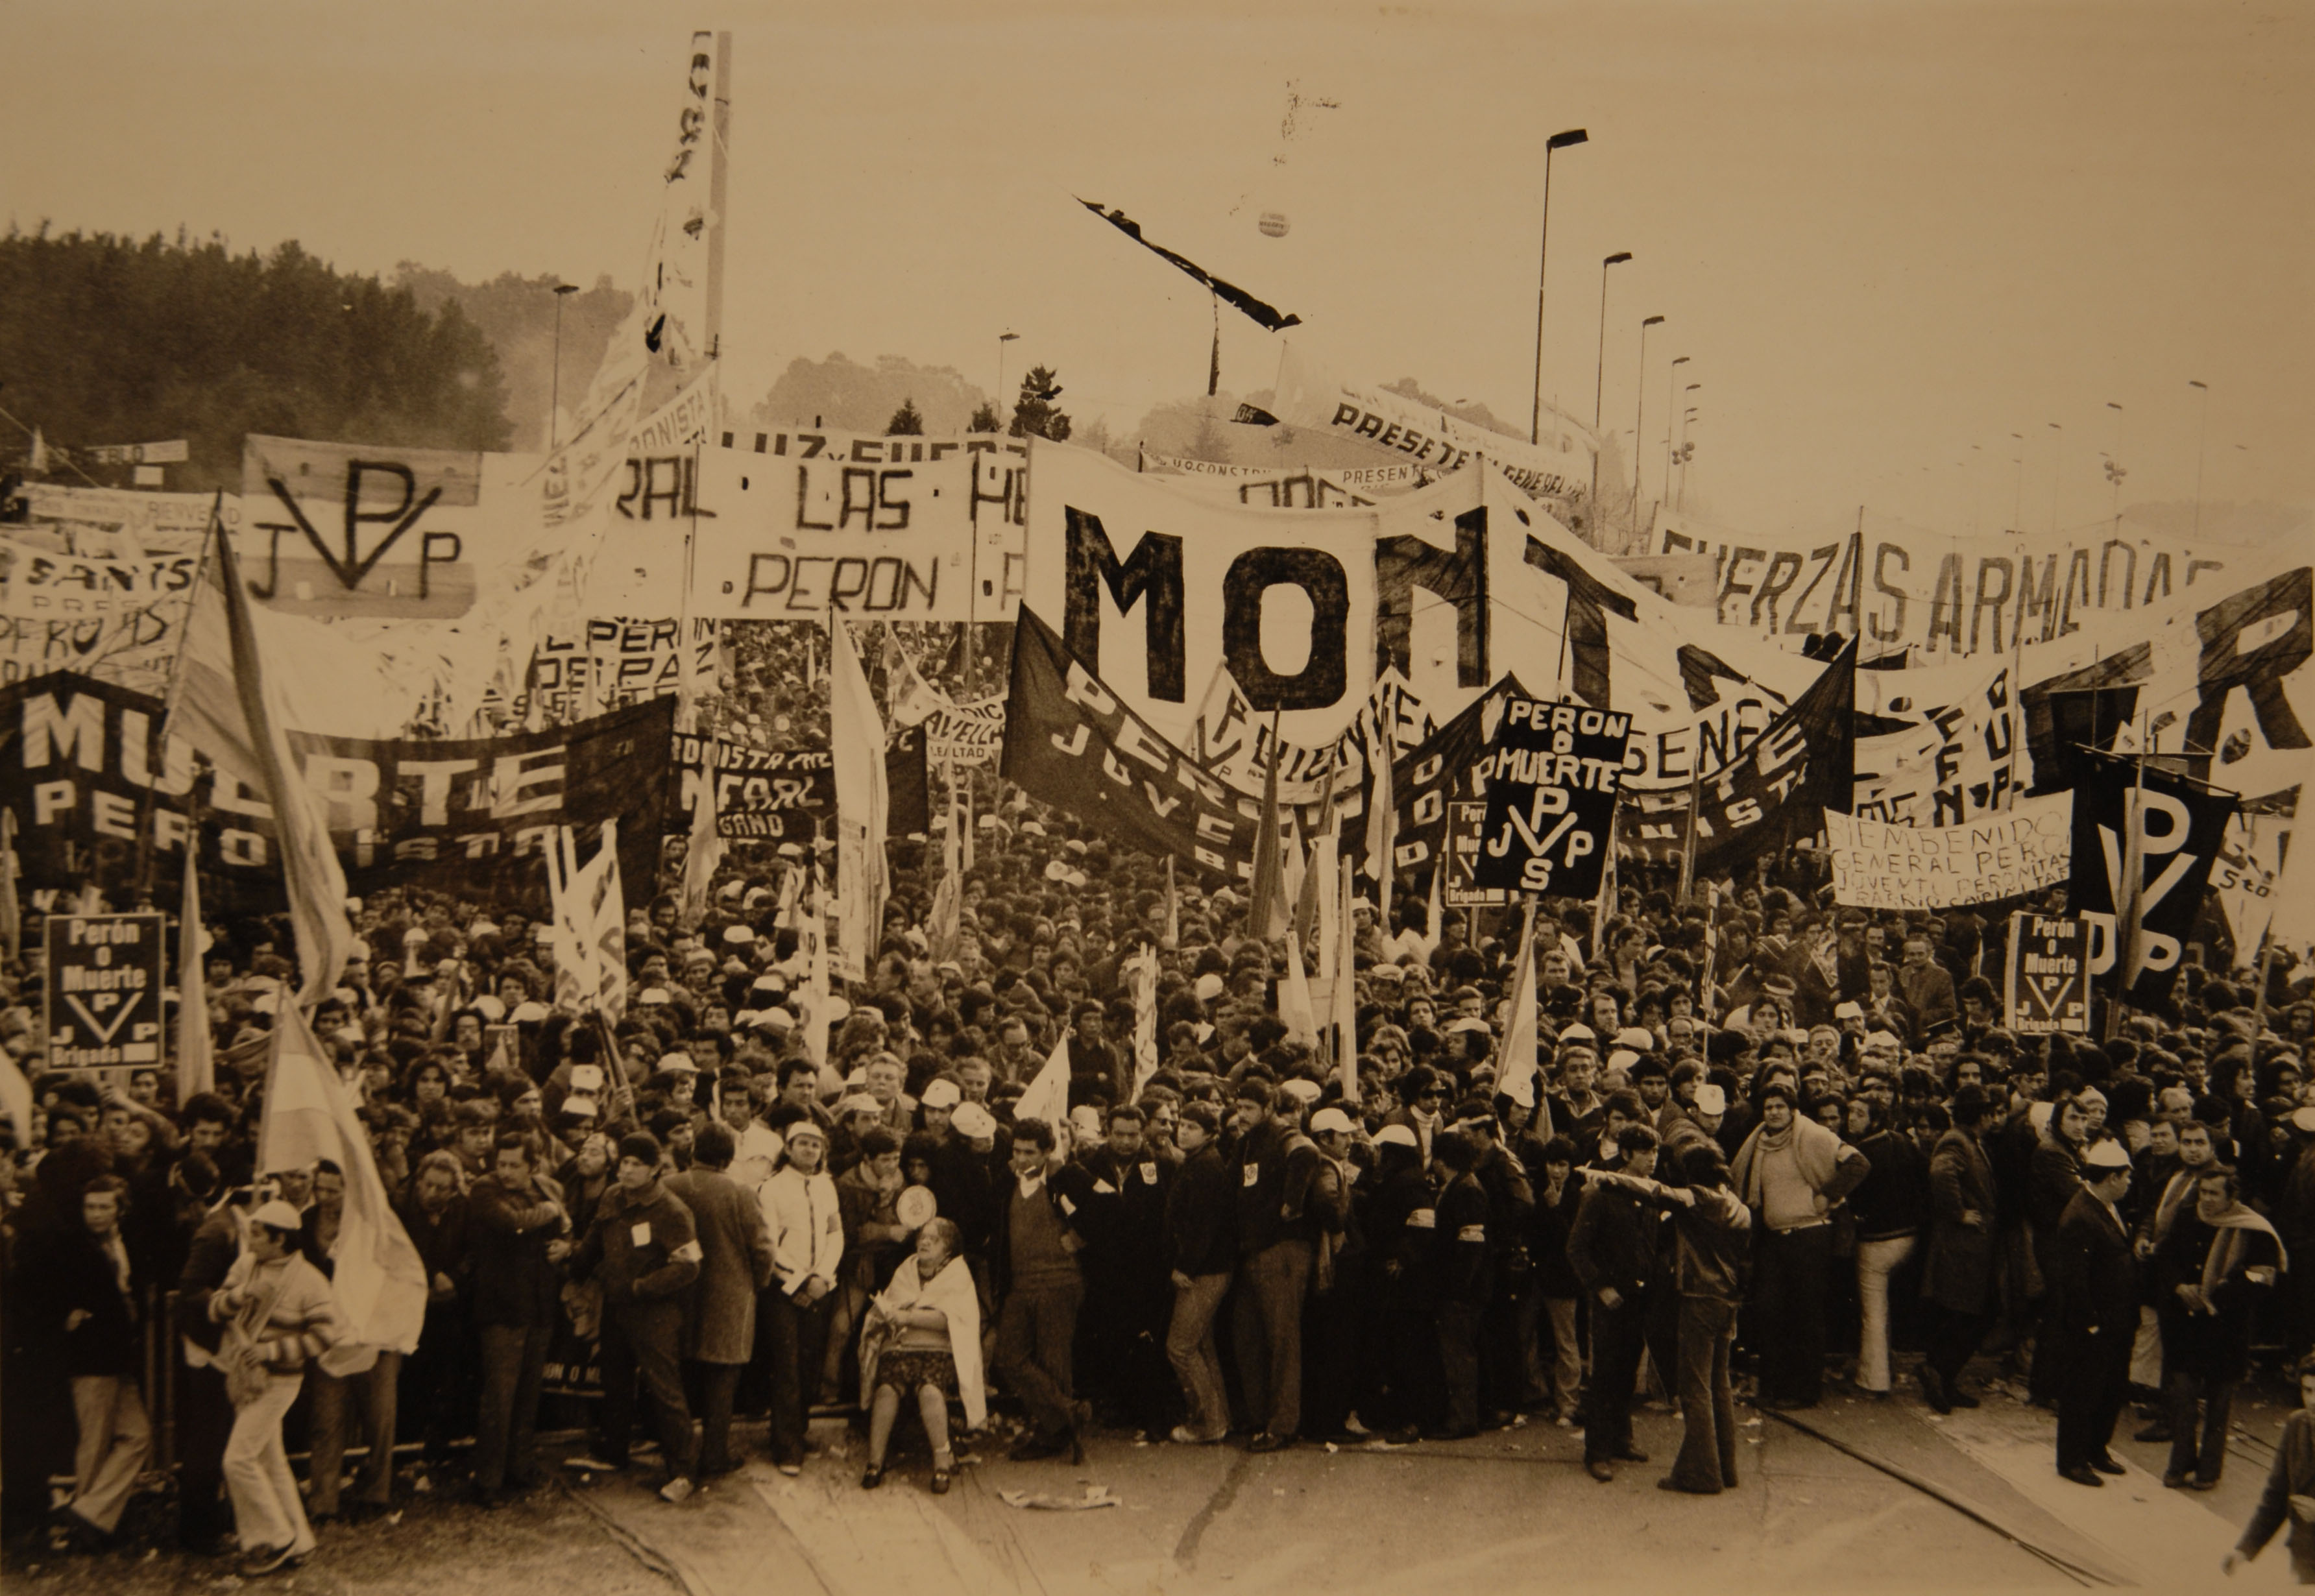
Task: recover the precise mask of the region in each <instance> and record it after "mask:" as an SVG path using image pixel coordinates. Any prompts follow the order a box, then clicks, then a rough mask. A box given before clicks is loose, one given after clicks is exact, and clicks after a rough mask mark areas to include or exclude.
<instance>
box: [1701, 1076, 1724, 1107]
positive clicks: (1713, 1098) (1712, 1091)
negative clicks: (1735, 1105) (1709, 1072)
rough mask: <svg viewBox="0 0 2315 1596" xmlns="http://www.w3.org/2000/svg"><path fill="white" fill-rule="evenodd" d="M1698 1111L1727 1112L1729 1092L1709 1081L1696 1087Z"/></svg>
mask: <svg viewBox="0 0 2315 1596" xmlns="http://www.w3.org/2000/svg"><path fill="white" fill-rule="evenodd" d="M1696 1112H1697V1113H1702V1114H1723V1113H1727V1112H1728V1094H1727V1093H1725V1092H1724V1091H1722V1090H1721V1089H1720V1088H1719V1087H1718V1086H1714V1085H1713V1084H1712V1083H1711V1082H1709V1081H1707V1082H1706V1083H1705V1084H1704V1085H1702V1086H1699V1087H1697V1088H1696Z"/></svg>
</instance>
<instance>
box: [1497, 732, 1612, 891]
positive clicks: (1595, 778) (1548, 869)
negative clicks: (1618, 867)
mask: <svg viewBox="0 0 2315 1596" xmlns="http://www.w3.org/2000/svg"><path fill="white" fill-rule="evenodd" d="M1631 725H1632V723H1631V717H1630V716H1628V715H1623V714H1614V713H1611V712H1610V711H1607V710H1599V709H1592V708H1591V707H1589V706H1588V705H1580V704H1568V703H1558V704H1553V703H1548V702H1547V701H1545V700H1543V699H1539V698H1525V697H1521V698H1513V699H1512V700H1511V701H1510V702H1509V703H1507V704H1506V705H1504V706H1503V723H1502V724H1501V725H1500V726H1498V727H1497V728H1496V730H1495V741H1494V742H1493V744H1492V745H1491V746H1490V749H1489V751H1490V752H1491V753H1492V755H1493V756H1494V765H1493V767H1492V769H1491V771H1490V773H1489V775H1488V777H1487V809H1486V831H1485V837H1484V840H1483V846H1482V847H1481V849H1480V854H1479V857H1478V859H1477V861H1476V864H1475V867H1474V871H1473V880H1474V881H1475V882H1477V884H1478V885H1480V886H1483V887H1500V888H1503V889H1504V890H1506V891H1521V892H1549V893H1552V894H1554V895H1555V896H1557V897H1564V898H1593V897H1597V896H1598V895H1599V891H1600V880H1601V873H1602V872H1603V871H1604V870H1605V869H1606V867H1607V863H1608V854H1609V844H1610V828H1611V827H1612V826H1613V825H1614V823H1615V818H1616V794H1617V791H1618V788H1619V784H1620V783H1621V780H1622V777H1623V774H1624V744H1625V740H1626V739H1627V738H1628V736H1629V735H1630V732H1631Z"/></svg>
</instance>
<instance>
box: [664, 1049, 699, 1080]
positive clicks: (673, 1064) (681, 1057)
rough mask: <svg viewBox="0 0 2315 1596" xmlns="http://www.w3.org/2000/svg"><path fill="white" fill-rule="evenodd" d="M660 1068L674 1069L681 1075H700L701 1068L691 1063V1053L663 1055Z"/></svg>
mask: <svg viewBox="0 0 2315 1596" xmlns="http://www.w3.org/2000/svg"><path fill="white" fill-rule="evenodd" d="M659 1067H660V1068H661V1069H672V1070H674V1071H676V1072H677V1073H678V1074H681V1075H697V1074H698V1073H699V1066H698V1065H696V1064H695V1063H693V1062H692V1061H691V1055H690V1054H689V1053H661V1055H660V1060H659Z"/></svg>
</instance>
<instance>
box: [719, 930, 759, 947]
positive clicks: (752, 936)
mask: <svg viewBox="0 0 2315 1596" xmlns="http://www.w3.org/2000/svg"><path fill="white" fill-rule="evenodd" d="M723 940H724V941H726V942H730V943H736V944H739V945H740V946H741V947H745V946H747V945H748V944H749V943H751V942H753V941H755V940H756V928H755V927H753V926H726V927H723Z"/></svg>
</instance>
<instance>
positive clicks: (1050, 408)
mask: <svg viewBox="0 0 2315 1596" xmlns="http://www.w3.org/2000/svg"><path fill="white" fill-rule="evenodd" d="M1060 375H1061V374H1060V372H1058V371H1055V370H1053V369H1052V368H1051V367H1046V366H1036V367H1032V368H1030V371H1029V375H1028V376H1026V377H1023V378H1022V379H1021V397H1020V398H1019V399H1017V400H1016V401H1015V402H1014V405H1013V428H1012V432H1013V436H1014V437H1016V438H1032V437H1033V438H1050V439H1052V440H1053V441H1054V442H1055V443H1065V442H1067V441H1068V440H1069V412H1066V411H1064V410H1062V409H1061V408H1060V406H1058V405H1056V404H1055V403H1053V401H1054V400H1056V399H1058V398H1060V396H1061V385H1060Z"/></svg>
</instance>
